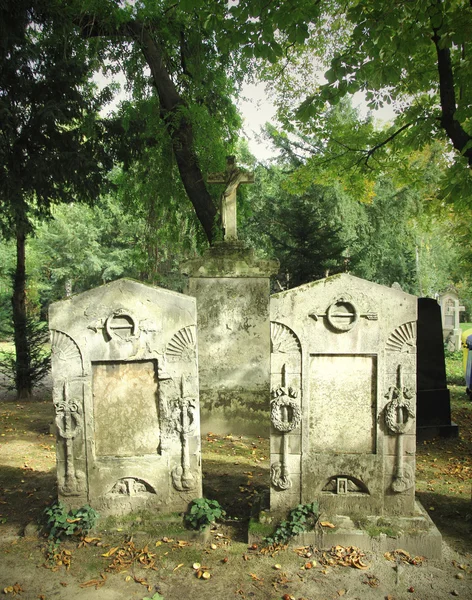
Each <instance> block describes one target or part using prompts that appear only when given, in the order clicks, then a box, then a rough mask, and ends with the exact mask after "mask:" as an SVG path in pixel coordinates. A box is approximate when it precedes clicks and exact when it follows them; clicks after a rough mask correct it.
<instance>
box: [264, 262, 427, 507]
mask: <svg viewBox="0 0 472 600" xmlns="http://www.w3.org/2000/svg"><path fill="white" fill-rule="evenodd" d="M416 306H417V302H416V297H415V296H411V295H409V294H407V293H405V292H403V291H401V290H396V289H391V288H387V287H384V286H381V285H377V284H374V283H370V282H368V281H365V280H362V279H358V278H356V277H353V276H351V275H348V274H342V275H336V276H333V277H329V278H327V279H322V280H320V281H316V282H314V283H310V284H307V285H303V286H300V287H298V288H295V289H292V290H289V291H286V292H282V293H280V294H276V295H274V296H272V298H271V305H270V311H271V390H272V402H271V421H272V433H271V490H270V508H271V510H275V511H278V510H282V509H283V510H286V509H288V508H290V507H293V506H296V505H297V504H299V503H308V502H312V501H313V500H317V501H318V502H319V505H320V510H321V511H323V512H324V513H325V514H336V515H354V514H356V515H403V516H407V517H408V516H411V515H413V514H414V513H415V440H416V436H415V424H416V423H415V417H416V316H417V308H416Z"/></svg>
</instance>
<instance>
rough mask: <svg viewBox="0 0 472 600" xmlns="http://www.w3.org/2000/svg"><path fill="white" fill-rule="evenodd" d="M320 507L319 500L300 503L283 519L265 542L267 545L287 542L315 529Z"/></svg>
mask: <svg viewBox="0 0 472 600" xmlns="http://www.w3.org/2000/svg"><path fill="white" fill-rule="evenodd" d="M318 508H319V507H318V502H312V503H311V504H299V505H298V506H296V507H295V508H293V509H292V510H291V511H290V512H289V514H288V518H287V520H285V521H282V522H281V523H280V525H278V526H277V528H276V530H275V531H274V533H273V534H272V535H270V536H267V537H266V538H264V540H263V542H264V543H265V544H266V545H267V546H273V545H276V544H287V543H288V542H289V541H290V540H291V539H292V538H293V537H295V536H296V535H298V534H300V533H303V532H304V531H309V530H310V529H313V527H314V526H315V524H316V522H317V521H318V517H319V513H318Z"/></svg>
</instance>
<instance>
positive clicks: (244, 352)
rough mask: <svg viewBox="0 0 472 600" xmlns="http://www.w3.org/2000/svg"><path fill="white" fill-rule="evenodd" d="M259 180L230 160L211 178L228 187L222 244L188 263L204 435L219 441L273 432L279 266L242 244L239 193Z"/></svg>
mask: <svg viewBox="0 0 472 600" xmlns="http://www.w3.org/2000/svg"><path fill="white" fill-rule="evenodd" d="M253 179H254V177H253V175H251V174H245V173H243V172H242V171H240V170H239V169H238V168H237V167H236V166H235V164H234V160H233V158H232V157H229V158H228V168H227V171H226V172H225V173H215V174H213V175H211V176H209V182H211V183H224V184H225V185H226V189H225V191H224V192H223V195H222V199H221V213H222V225H223V230H224V241H222V242H219V243H216V244H215V245H214V246H213V247H212V248H210V249H209V250H208V251H207V252H206V253H205V254H204V256H203V257H201V258H196V259H193V260H190V261H187V262H186V263H184V264H183V265H181V271H182V272H183V273H185V274H187V275H188V276H189V282H188V288H187V293H188V294H190V295H191V296H195V297H196V299H197V306H198V336H199V338H198V344H199V367H200V400H201V411H202V412H201V419H202V427H203V428H204V430H205V431H212V432H215V433H237V434H261V433H262V434H264V431H267V433H268V431H269V419H268V398H269V396H270V366H269V359H270V323H269V294H270V276H271V275H273V274H274V273H276V272H277V270H278V263H277V261H269V260H259V259H257V258H255V256H254V251H253V250H252V249H250V248H247V247H246V246H245V245H244V243H243V242H241V241H239V240H238V239H237V225H236V223H237V215H236V191H237V188H238V186H239V185H240V184H241V183H251V182H252V181H253Z"/></svg>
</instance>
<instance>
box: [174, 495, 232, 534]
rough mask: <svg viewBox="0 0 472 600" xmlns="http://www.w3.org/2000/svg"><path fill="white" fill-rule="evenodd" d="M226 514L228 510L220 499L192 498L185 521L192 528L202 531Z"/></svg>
mask: <svg viewBox="0 0 472 600" xmlns="http://www.w3.org/2000/svg"><path fill="white" fill-rule="evenodd" d="M225 514H226V512H225V511H224V510H223V509H222V508H221V506H220V503H219V502H218V500H207V499H206V498H196V499H195V500H192V502H191V504H190V508H189V511H188V513H187V514H186V515H185V517H184V521H185V523H186V524H187V525H188V526H189V527H191V528H192V529H197V530H199V531H201V530H202V529H205V527H208V525H210V524H211V523H213V522H214V521H216V519H220V518H221V517H224V516H225Z"/></svg>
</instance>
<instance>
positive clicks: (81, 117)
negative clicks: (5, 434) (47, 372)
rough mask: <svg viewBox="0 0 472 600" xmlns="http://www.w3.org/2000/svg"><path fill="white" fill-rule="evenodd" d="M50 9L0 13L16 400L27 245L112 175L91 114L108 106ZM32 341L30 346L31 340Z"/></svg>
mask: <svg viewBox="0 0 472 600" xmlns="http://www.w3.org/2000/svg"><path fill="white" fill-rule="evenodd" d="M60 8H61V7H60V6H59V5H58V4H57V3H55V2H47V3H46V2H42V1H41V0H37V1H25V0H18V1H17V0H15V1H14V2H12V1H9V0H3V2H2V4H1V5H0V23H1V28H2V29H1V32H0V40H1V41H0V116H1V118H0V133H1V135H0V210H1V217H0V228H1V232H2V234H3V236H4V237H6V238H14V239H15V240H16V267H15V271H14V283H13V296H12V306H13V323H14V333H15V335H14V337H15V349H16V370H17V375H16V377H15V381H16V384H17V393H18V396H19V398H23V397H29V396H30V394H31V389H32V383H33V382H32V378H31V355H30V352H29V347H28V346H29V340H28V314H27V299H26V268H25V261H26V257H25V246H26V238H27V236H28V235H30V234H31V232H32V231H33V229H34V226H35V223H36V222H37V221H38V220H41V219H43V218H46V217H48V216H49V214H50V209H51V206H52V205H53V204H55V203H58V202H69V201H71V200H73V199H74V198H78V199H80V200H81V201H92V200H93V199H94V198H95V197H96V196H97V195H98V193H99V190H100V189H101V187H102V186H103V184H104V182H105V175H106V171H107V169H108V168H109V167H110V161H109V158H108V155H107V154H106V153H105V152H104V147H103V144H102V143H101V140H102V137H103V128H102V124H101V123H100V121H99V120H98V119H97V114H98V111H99V109H100V108H101V106H102V104H103V102H104V101H105V100H107V99H108V98H109V93H108V90H107V89H105V90H103V92H102V93H101V94H98V93H97V90H96V89H94V87H93V86H92V85H91V84H90V80H89V76H90V73H91V70H92V68H93V66H94V65H93V59H90V57H89V54H88V53H87V50H86V47H85V44H84V42H83V40H82V39H81V38H80V37H79V36H78V35H77V33H75V32H74V30H72V29H71V27H70V24H69V23H68V21H67V20H66V19H64V18H63V14H62V12H61V10H60ZM30 341H31V340H30Z"/></svg>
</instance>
